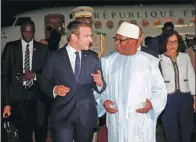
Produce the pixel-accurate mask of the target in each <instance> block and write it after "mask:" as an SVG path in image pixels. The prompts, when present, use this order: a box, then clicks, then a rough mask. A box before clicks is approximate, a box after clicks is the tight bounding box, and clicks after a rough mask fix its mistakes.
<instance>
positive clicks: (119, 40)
mask: <svg viewBox="0 0 196 142" xmlns="http://www.w3.org/2000/svg"><path fill="white" fill-rule="evenodd" d="M113 40H114V41H115V42H117V43H118V42H120V43H122V42H124V41H127V40H130V42H131V44H135V43H136V41H137V39H133V38H126V39H118V38H117V37H113Z"/></svg>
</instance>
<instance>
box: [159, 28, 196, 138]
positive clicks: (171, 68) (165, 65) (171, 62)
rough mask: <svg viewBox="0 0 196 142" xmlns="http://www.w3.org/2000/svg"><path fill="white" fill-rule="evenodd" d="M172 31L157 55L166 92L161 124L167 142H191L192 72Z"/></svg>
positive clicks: (195, 100)
mask: <svg viewBox="0 0 196 142" xmlns="http://www.w3.org/2000/svg"><path fill="white" fill-rule="evenodd" d="M178 36H179V35H178V33H177V32H175V31H172V32H170V34H168V35H167V37H166V39H165V44H164V45H163V46H164V47H163V48H165V52H164V53H163V54H161V56H160V64H161V68H162V75H163V79H164V82H165V85H166V89H167V94H168V95H167V104H166V108H165V110H164V111H163V113H162V117H161V119H162V123H163V128H164V132H165V135H166V138H167V141H168V142H191V134H192V132H193V110H194V111H196V96H195V73H194V69H193V65H192V63H191V60H190V57H189V55H188V54H186V53H181V52H179V44H180V41H179V37H178Z"/></svg>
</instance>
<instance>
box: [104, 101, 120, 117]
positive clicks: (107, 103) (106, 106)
mask: <svg viewBox="0 0 196 142" xmlns="http://www.w3.org/2000/svg"><path fill="white" fill-rule="evenodd" d="M111 105H115V104H114V103H113V102H112V101H110V100H106V101H105V102H104V107H105V109H106V111H107V112H109V113H110V114H113V113H116V112H118V111H117V110H116V109H115V108H112V107H111Z"/></svg>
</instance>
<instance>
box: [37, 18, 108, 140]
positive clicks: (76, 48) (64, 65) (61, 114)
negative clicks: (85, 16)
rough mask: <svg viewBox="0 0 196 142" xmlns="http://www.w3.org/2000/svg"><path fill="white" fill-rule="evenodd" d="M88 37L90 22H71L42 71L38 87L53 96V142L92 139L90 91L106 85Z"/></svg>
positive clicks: (94, 125) (93, 103)
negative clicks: (63, 44)
mask: <svg viewBox="0 0 196 142" xmlns="http://www.w3.org/2000/svg"><path fill="white" fill-rule="evenodd" d="M91 36H92V31H91V27H90V26H89V25H87V24H86V23H84V22H82V21H72V22H70V23H69V24H68V26H67V41H68V45H67V46H66V47H64V48H61V49H59V50H57V51H55V52H54V53H53V55H52V56H51V57H50V58H49V60H48V62H47V64H46V66H45V68H44V70H43V74H42V77H41V89H42V90H43V91H44V92H45V93H46V94H48V95H49V96H51V97H52V98H54V103H53V106H52V112H51V113H52V114H51V116H52V129H53V134H54V141H55V142H73V139H74V141H75V142H92V138H93V133H94V129H95V128H97V127H98V115H97V110H96V101H95V98H94V96H93V90H95V91H96V92H98V93H101V92H103V91H104V90H105V88H106V85H105V82H104V80H103V78H102V73H101V72H102V69H101V62H100V60H99V58H98V56H97V54H96V53H95V52H93V51H90V50H89V47H90V45H91V43H92V38H91ZM80 59H81V60H80Z"/></svg>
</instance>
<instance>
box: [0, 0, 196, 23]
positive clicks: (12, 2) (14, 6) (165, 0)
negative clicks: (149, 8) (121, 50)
mask: <svg viewBox="0 0 196 142" xmlns="http://www.w3.org/2000/svg"><path fill="white" fill-rule="evenodd" d="M156 1H158V0H126V1H125V0H123V1H122V0H121V1H120V0H99V1H97V0H88V1H84V0H72V1H70V0H60V1H59V0H2V1H1V6H2V11H1V15H2V19H1V26H4V25H6V22H7V21H8V20H9V19H10V18H11V17H12V16H14V15H16V14H19V13H22V12H25V11H29V10H36V9H40V8H46V7H59V6H84V5H85V6H94V5H111V4H112V5H128V4H129V5H139V4H141V3H142V4H145V5H147V4H175V3H176V2H178V4H180V3H181V4H188V3H194V1H195V0H159V2H156Z"/></svg>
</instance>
